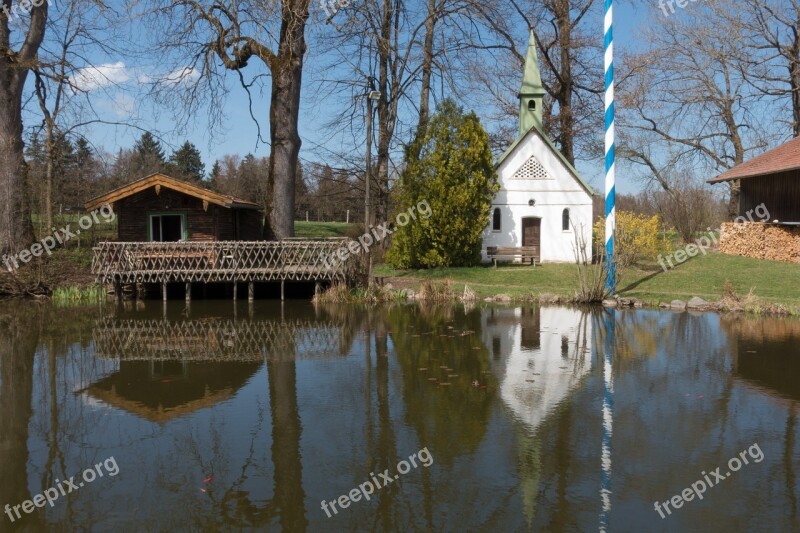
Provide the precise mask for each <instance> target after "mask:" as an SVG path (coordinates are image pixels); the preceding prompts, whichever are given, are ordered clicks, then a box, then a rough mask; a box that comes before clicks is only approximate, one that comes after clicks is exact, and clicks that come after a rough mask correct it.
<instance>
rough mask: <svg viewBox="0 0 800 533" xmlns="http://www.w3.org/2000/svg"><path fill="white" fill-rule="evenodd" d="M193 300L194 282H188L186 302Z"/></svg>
mask: <svg viewBox="0 0 800 533" xmlns="http://www.w3.org/2000/svg"><path fill="white" fill-rule="evenodd" d="M191 301H192V284H191V283H187V284H186V302H187V303H188V302H191Z"/></svg>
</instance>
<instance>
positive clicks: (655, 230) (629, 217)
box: [593, 211, 669, 267]
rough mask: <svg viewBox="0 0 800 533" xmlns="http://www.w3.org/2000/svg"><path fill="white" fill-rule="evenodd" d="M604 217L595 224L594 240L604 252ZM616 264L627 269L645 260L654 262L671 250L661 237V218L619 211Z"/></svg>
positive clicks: (598, 248)
mask: <svg viewBox="0 0 800 533" xmlns="http://www.w3.org/2000/svg"><path fill="white" fill-rule="evenodd" d="M605 226H606V220H605V218H604V217H599V218H598V219H597V222H596V223H595V225H594V232H593V233H594V238H595V246H597V250H599V251H601V255H602V253H604V252H603V251H604V250H605ZM615 244H616V250H615V252H616V256H617V257H616V259H617V265H619V266H622V267H628V266H632V265H635V264H637V263H639V262H641V261H643V260H654V259H655V258H656V257H657V256H658V254H660V253H662V252H663V251H665V250H667V249H668V248H669V245H668V243H667V241H666V239H665V238H664V237H663V236H662V222H661V217H659V216H658V215H655V216H652V217H648V216H645V215H638V214H636V213H631V212H629V211H618V212H617V238H616V243H615Z"/></svg>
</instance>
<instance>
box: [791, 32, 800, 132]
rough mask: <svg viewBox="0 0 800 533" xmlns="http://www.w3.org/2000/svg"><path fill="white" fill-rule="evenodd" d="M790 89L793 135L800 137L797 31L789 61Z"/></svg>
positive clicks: (798, 38)
mask: <svg viewBox="0 0 800 533" xmlns="http://www.w3.org/2000/svg"><path fill="white" fill-rule="evenodd" d="M789 87H790V89H791V93H792V94H791V96H792V133H793V134H794V136H795V137H800V31H798V30H795V35H794V42H793V43H792V48H791V58H790V59H789Z"/></svg>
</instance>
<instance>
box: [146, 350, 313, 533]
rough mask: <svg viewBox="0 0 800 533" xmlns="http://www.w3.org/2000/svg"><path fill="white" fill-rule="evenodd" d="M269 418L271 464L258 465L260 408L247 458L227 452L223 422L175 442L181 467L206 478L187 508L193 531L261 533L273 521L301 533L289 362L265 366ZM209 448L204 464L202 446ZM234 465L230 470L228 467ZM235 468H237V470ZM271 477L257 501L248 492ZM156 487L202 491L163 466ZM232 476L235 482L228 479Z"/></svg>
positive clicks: (297, 433) (297, 430)
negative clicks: (187, 465)
mask: <svg viewBox="0 0 800 533" xmlns="http://www.w3.org/2000/svg"><path fill="white" fill-rule="evenodd" d="M267 374H268V380H269V397H270V412H271V420H272V448H271V461H269V464H268V463H263V462H262V461H261V460H260V458H262V457H263V456H264V449H263V441H264V438H265V437H264V435H263V423H264V414H265V413H264V408H263V407H262V406H260V405H259V406H257V409H258V416H257V423H256V426H255V427H253V428H252V430H251V431H250V444H249V449H248V453H247V455H246V456H245V457H244V458H238V457H237V458H236V459H233V458H231V456H230V447H229V445H227V444H226V443H225V442H224V438H223V436H225V435H229V434H228V432H227V431H226V421H224V420H219V419H217V418H216V417H215V416H212V417H211V419H210V420H209V425H208V429H207V430H206V434H204V435H202V436H201V435H195V434H190V435H188V436H186V437H185V438H184V439H181V440H179V441H178V442H176V449H180V450H183V451H184V453H183V455H182V461H192V462H193V463H194V464H195V467H196V470H197V472H198V477H199V476H201V475H202V476H204V477H205V476H207V478H206V479H210V482H209V483H207V484H205V487H204V488H203V490H204V491H205V493H202V492H198V493H197V494H198V495H197V496H195V497H194V498H192V499H191V500H190V501H189V502H187V505H190V506H191V507H192V513H191V516H192V517H193V521H194V524H193V525H194V527H196V528H198V529H202V530H209V529H228V528H230V527H234V528H264V527H266V526H269V525H274V523H275V521H276V520H277V521H278V523H279V524H280V528H281V530H282V531H292V532H295V531H297V532H303V531H305V530H306V528H307V526H308V520H307V519H306V516H305V506H304V505H305V502H304V500H305V492H304V490H303V485H302V458H301V455H300V439H301V433H302V426H301V422H300V415H299V411H298V405H297V384H296V383H297V380H296V372H295V363H294V361H279V362H273V361H268V363H267ZM207 442H210V443H211V446H210V451H209V453H208V455H210V458H207V457H206V455H207V454H205V453H204V451H203V445H204V444H205V443H207ZM234 461H235V464H234ZM240 463H241V464H240ZM270 464H271V465H272V468H273V469H274V471H273V475H272V477H273V496H272V499H268V498H266V497H264V498H260V499H259V498H258V497H257V496H254V495H253V494H252V492H251V490H252V489H253V488H254V487H258V488H263V480H265V479H268V478H269V470H270ZM162 471H163V472H165V474H164V475H163V476H162V478H161V483H162V484H163V485H165V488H167V489H171V488H173V487H174V489H175V490H177V489H179V488H180V487H185V486H193V485H198V484H199V485H201V486H202V485H203V483H202V482H200V481H199V480H198V479H196V478H191V479H189V478H183V479H180V480H175V479H173V478H172V473H171V472H170V469H169V466H168V465H164V466H163V468H162ZM236 472H238V476H236V477H232V476H234V475H235V474H234V473H236Z"/></svg>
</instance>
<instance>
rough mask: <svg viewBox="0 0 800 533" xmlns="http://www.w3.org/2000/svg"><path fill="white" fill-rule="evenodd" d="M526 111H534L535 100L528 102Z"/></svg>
mask: <svg viewBox="0 0 800 533" xmlns="http://www.w3.org/2000/svg"><path fill="white" fill-rule="evenodd" d="M528 109H529V110H531V111H536V100H529V101H528Z"/></svg>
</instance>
